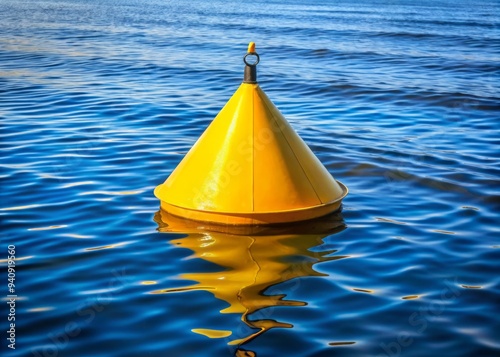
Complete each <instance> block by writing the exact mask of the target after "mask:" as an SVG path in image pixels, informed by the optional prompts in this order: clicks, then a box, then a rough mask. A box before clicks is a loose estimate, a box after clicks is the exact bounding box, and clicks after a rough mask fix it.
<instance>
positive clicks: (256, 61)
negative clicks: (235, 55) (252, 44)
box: [243, 52, 260, 67]
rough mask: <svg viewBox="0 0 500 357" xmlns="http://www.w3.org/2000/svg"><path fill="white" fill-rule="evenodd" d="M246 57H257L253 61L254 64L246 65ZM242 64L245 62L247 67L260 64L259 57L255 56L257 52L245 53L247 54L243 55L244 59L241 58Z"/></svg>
mask: <svg viewBox="0 0 500 357" xmlns="http://www.w3.org/2000/svg"><path fill="white" fill-rule="evenodd" d="M248 56H255V57H257V58H256V60H255V62H254V63H248V62H247V57H248ZM243 62H245V64H246V65H247V66H251V67H255V66H257V65H258V64H259V62H260V57H259V55H258V54H257V52H249V53H247V54H246V55H245V57H243Z"/></svg>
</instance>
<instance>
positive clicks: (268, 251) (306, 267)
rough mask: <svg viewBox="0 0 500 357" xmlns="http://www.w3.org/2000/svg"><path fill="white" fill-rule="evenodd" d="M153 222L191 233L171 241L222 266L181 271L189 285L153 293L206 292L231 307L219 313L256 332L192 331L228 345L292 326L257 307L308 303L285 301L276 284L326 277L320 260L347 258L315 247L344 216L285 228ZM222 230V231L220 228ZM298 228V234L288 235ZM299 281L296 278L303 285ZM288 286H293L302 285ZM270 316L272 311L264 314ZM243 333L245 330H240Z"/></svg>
mask: <svg viewBox="0 0 500 357" xmlns="http://www.w3.org/2000/svg"><path fill="white" fill-rule="evenodd" d="M155 221H156V222H157V223H158V225H159V229H158V230H159V231H160V232H176V233H186V234H187V236H186V237H183V238H177V239H173V240H170V241H169V243H170V244H172V245H174V246H176V247H181V248H187V249H190V250H191V251H192V252H193V253H194V256H195V257H197V258H200V259H204V260H206V261H209V262H211V263H215V264H217V265H219V266H221V267H223V268H224V269H221V270H222V271H218V272H196V273H182V272H181V274H180V278H182V279H186V280H191V281H195V282H196V283H194V284H192V285H189V286H179V287H175V288H169V289H159V290H154V291H152V292H151V293H153V294H165V293H179V292H186V291H191V290H204V291H208V292H210V293H212V294H213V295H214V296H215V297H216V298H217V299H220V300H223V301H225V302H227V303H228V304H229V306H228V307H227V308H225V309H223V310H221V311H220V313H223V314H224V313H234V314H240V315H241V320H242V321H243V323H244V324H246V325H247V326H248V327H250V328H251V329H252V330H253V332H250V333H249V334H248V335H244V336H242V335H241V332H239V335H237V334H236V333H235V332H234V331H236V328H238V327H240V326H235V329H234V330H233V331H232V332H231V331H226V330H212V329H203V328H198V327H199V326H193V327H196V328H194V329H192V331H193V332H196V333H200V334H203V335H205V336H208V337H211V338H220V337H225V336H230V335H231V338H233V339H232V340H231V341H230V342H229V344H230V345H238V346H241V345H243V344H245V343H247V342H249V341H251V340H253V339H254V338H256V337H257V336H259V335H261V334H262V333H265V332H266V331H268V330H270V329H272V328H278V327H281V328H291V327H293V325H292V324H289V323H287V322H279V321H276V320H273V319H270V318H265V319H260V318H258V317H256V315H253V314H254V313H256V312H257V311H260V310H263V309H267V308H271V307H277V306H304V305H307V302H306V301H297V300H287V299H286V296H287V295H286V292H285V293H284V292H283V291H282V289H284V287H280V288H277V289H275V290H274V291H273V289H272V287H273V286H275V285H277V284H280V283H283V282H286V281H289V280H292V279H295V278H300V277H309V276H325V275H326V274H323V273H319V272H317V271H316V270H314V268H313V266H314V265H315V264H317V263H320V262H326V261H331V260H337V259H342V258H346V256H340V255H333V254H334V253H335V252H336V250H318V249H313V248H314V247H316V246H319V245H321V244H323V238H324V237H326V236H328V235H331V234H334V233H336V232H339V231H341V230H343V229H344V228H345V226H344V223H343V221H342V218H341V216H340V215H331V216H329V217H327V218H324V219H322V220H320V221H315V222H309V223H308V224H305V225H301V226H290V225H288V226H286V227H281V228H272V229H270V228H265V227H233V228H231V227H227V226H210V225H207V224H205V223H195V222H190V221H187V220H184V219H182V218H177V217H173V216H171V215H169V214H167V213H165V212H163V211H160V212H157V214H156V216H155ZM217 230H218V231H217ZM290 232H294V233H295V234H290ZM299 283H300V281H298V282H297V284H299ZM297 284H295V285H293V287H291V288H289V289H291V290H295V289H297V288H298V285H297ZM259 315H264V316H266V317H271V315H272V313H263V314H259ZM239 330H240V331H241V329H239Z"/></svg>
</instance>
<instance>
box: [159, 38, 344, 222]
mask: <svg viewBox="0 0 500 357" xmlns="http://www.w3.org/2000/svg"><path fill="white" fill-rule="evenodd" d="M243 61H244V63H245V71H244V79H243V83H242V84H241V85H240V87H239V88H238V89H237V91H236V92H235V93H234V94H233V96H232V97H231V98H230V99H229V101H228V102H227V103H226V105H225V106H224V107H223V108H222V110H221V111H220V112H219V114H218V115H217V116H216V117H215V119H214V120H213V121H212V123H211V124H210V125H209V126H208V128H207V129H206V130H205V132H204V133H203V134H202V135H201V137H200V138H199V139H198V141H197V142H196V143H195V144H194V146H193V147H192V148H191V150H190V151H189V152H188V153H187V154H186V156H185V157H184V159H183V160H182V161H181V162H180V163H179V165H178V166H177V167H176V168H175V170H174V171H173V172H172V173H171V174H170V176H169V177H168V179H167V180H166V181H165V182H164V183H163V184H161V185H159V186H158V187H157V188H156V189H155V195H156V197H158V198H159V199H160V200H161V208H162V209H163V210H165V211H167V212H169V213H171V214H173V215H177V216H181V217H185V218H189V219H193V220H199V221H208V222H213V223H223V224H233V225H241V224H246V225H256V224H259V225H262V224H275V223H285V222H295V221H302V220H308V219H313V218H317V217H321V216H324V215H326V214H328V213H331V212H333V211H336V210H338V209H339V208H340V204H341V200H342V199H343V198H344V197H345V196H346V195H347V187H346V186H344V185H343V184H342V183H340V182H338V181H335V179H334V178H333V177H332V176H331V174H330V173H329V172H328V170H327V169H326V168H325V167H324V166H323V164H322V163H321V162H320V161H319V159H318V158H317V157H316V156H315V155H314V154H313V152H312V151H311V150H310V149H309V147H308V146H307V145H306V143H305V142H304V141H303V140H302V139H301V138H300V137H299V136H298V134H297V133H296V132H295V131H294V130H293V128H292V127H291V126H290V124H289V123H288V122H287V121H286V119H285V118H284V117H283V115H282V114H281V113H280V111H279V110H278V109H277V108H276V106H275V105H274V104H273V103H272V102H271V100H270V99H269V98H268V97H267V95H266V94H265V93H264V91H263V90H262V89H261V88H260V86H259V85H258V84H257V69H256V67H257V64H258V63H259V61H260V57H259V55H258V54H257V52H255V44H254V43H253V42H251V43H250V45H249V46H248V52H247V53H246V54H245V56H244V58H243Z"/></svg>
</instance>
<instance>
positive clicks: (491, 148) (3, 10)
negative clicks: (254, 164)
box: [0, 0, 500, 357]
mask: <svg viewBox="0 0 500 357" xmlns="http://www.w3.org/2000/svg"><path fill="white" fill-rule="evenodd" d="M499 14H500V3H499V2H498V1H495V0H491V1H490V0H470V1H451V0H450V1H447V0H440V1H430V0H422V1H418V2H416V1H415V2H414V1H392V0H363V1H359V2H358V1H356V2H353V1H307V0H294V1H287V2H282V1H275V0H267V1H261V0H254V1H247V2H238V1H234V0H233V1H221V0H211V1H201V0H191V1H184V0H178V1H167V0H165V1H159V0H152V1H146V0H123V1H113V0H101V1H98V0H81V1H76V0H64V1H62V0H61V1H58V0H52V1H49V0H25V1H19V0H0V34H1V35H0V123H1V127H0V128H1V129H0V130H1V132H0V133H1V142H0V145H1V146H0V150H1V165H0V167H1V171H0V177H1V192H0V218H1V245H0V249H1V250H2V251H1V252H0V256H1V257H0V258H1V259H2V260H1V264H2V266H3V268H5V267H6V266H7V261H6V257H7V246H8V245H15V253H16V258H17V260H16V264H17V265H16V280H15V293H16V294H17V295H18V296H17V300H16V316H15V317H16V321H15V323H16V340H15V347H16V348H15V350H13V349H10V348H8V347H7V344H8V343H9V342H8V340H7V337H8V336H7V333H6V332H5V331H7V329H8V328H9V326H8V322H7V315H8V313H9V311H8V310H7V307H8V305H7V304H6V303H3V304H2V307H1V309H0V311H1V316H0V327H1V328H0V330H1V331H2V332H1V333H2V336H1V339H0V340H1V341H2V342H1V348H2V353H1V355H2V356H12V357H17V356H47V357H48V356H50V357H55V356H70V357H79V356H94V357H100V356H120V357H122V356H233V355H237V356H255V355H256V356H261V357H262V356H308V357H323V356H389V357H396V356H419V357H420V356H498V355H500V332H499V331H500V317H499V312H500V311H499V301H500V298H499V292H500V278H499V276H500V275H499V274H498V272H499V261H500V253H499V252H500V251H499V248H500V241H499V236H500V228H499V223H498V222H499V216H498V213H499V208H500V183H499V176H500V165H499V164H500V146H499V144H500V138H499V129H500V120H499V119H500V67H499V63H500V15H499ZM249 41H255V42H256V43H257V50H258V52H259V54H260V56H261V63H260V64H259V69H258V71H259V82H260V85H261V87H262V88H263V89H264V91H265V92H266V93H267V95H268V96H269V97H270V98H271V100H272V101H273V102H274V103H275V104H276V105H277V106H278V108H280V110H281V111H282V113H283V114H284V115H285V117H286V118H287V119H288V120H289V122H290V123H291V125H292V126H293V127H294V128H295V129H296V130H297V132H298V133H299V134H300V135H301V136H302V137H303V139H304V140H305V141H306V142H307V143H308V144H309V146H310V147H311V149H312V150H313V151H314V152H315V153H316V155H317V156H318V157H319V159H320V160H321V161H322V162H323V163H324V164H325V166H326V167H327V168H328V170H329V171H330V172H331V173H332V174H333V175H334V176H335V178H336V179H338V180H340V181H342V182H343V183H344V184H346V185H347V186H348V187H349V189H350V194H349V195H348V196H347V198H346V199H345V200H344V205H343V211H342V213H341V214H340V215H334V216H332V217H329V218H328V219H326V220H323V223H321V224H324V226H322V228H325V229H322V230H320V231H321V232H318V227H317V226H304V227H299V228H297V227H295V228H293V229H289V230H288V231H287V230H286V229H285V230H284V231H280V232H264V233H262V232H260V233H258V232H257V233H255V234H254V233H252V234H248V233H247V234H243V235H231V234H225V233H220V232H218V233H213V232H210V231H205V230H200V229H198V230H197V229H185V230H184V231H183V229H179V230H178V231H177V232H169V229H168V227H169V223H168V218H166V217H162V215H161V214H160V213H159V212H158V211H159V202H158V200H157V199H156V198H155V197H154V196H153V189H154V187H156V185H158V184H160V183H162V182H163V181H164V180H165V179H166V177H167V176H168V175H169V174H170V172H171V171H172V170H173V169H174V168H175V166H176V165H177V163H178V162H179V161H180V160H181V158H182V157H183V155H184V154H185V153H186V152H187V150H189V148H190V147H191V145H192V144H193V143H194V142H195V140H196V139H197V138H198V136H199V135H200V134H201V133H202V132H203V130H204V129H205V128H206V126H207V125H208V124H209V123H210V121H211V120H212V119H213V118H214V117H215V115H216V114H217V112H218V111H219V110H220V109H221V108H222V106H223V105H224V104H225V103H226V101H227V100H228V99H229V97H230V96H231V94H232V93H233V92H234V91H235V90H236V88H237V87H238V85H239V83H240V82H241V80H242V75H243V63H242V56H243V54H244V53H245V51H246V46H247V44H248V42H249ZM200 175H203V172H200ZM155 215H156V216H155ZM269 242H273V243H272V244H273V248H276V249H267V248H266V247H267V246H268V245H269V244H270V243H269ZM215 253H217V254H219V255H217V254H215ZM244 257H249V258H248V260H245V259H247V258H244ZM254 268H255V269H256V270H255V274H257V275H256V278H255V281H250V282H249V281H247V280H245V279H244V277H246V275H245V274H246V273H245V272H252V274H253V272H254V270H252V269H254ZM3 271H5V270H3ZM259 274H260V275H259ZM1 276H2V281H1V282H0V286H2V288H1V291H2V296H1V298H2V299H3V300H8V298H7V294H8V291H7V274H6V273H5V274H4V273H2V275H1ZM193 277H194V278H193ZM196 279H198V280H196ZM239 279H240V280H241V281H240V280H239ZM259 279H260V280H259ZM225 282H227V284H229V285H228V286H227V287H226V288H225V290H223V289H222V288H221V287H222V286H223V285H221V284H225ZM221 289H222V290H221ZM222 291H225V292H227V296H221V295H220V293H221V292H222ZM233 300H234V301H238V303H240V304H241V306H243V309H246V310H245V311H247V313H243V312H242V311H236V312H229V313H221V312H220V311H221V310H224V309H227V308H228V307H229V306H230V304H231V302H230V301H233ZM262 326H264V327H265V326H268V327H269V326H271V327H272V328H270V329H268V328H264V330H263V331H264V332H263V333H260V334H257V335H256V336H254V337H253V338H249V336H253V335H254V334H255V333H258V332H259V331H260V330H259V329H262ZM199 329H201V330H199ZM203 329H204V330H203ZM192 330H195V331H192ZM205 330H211V331H212V332H211V336H212V337H218V338H210V337H207V336H206V335H207V334H209V335H210V333H207V332H206V331H205ZM215 330H217V331H219V332H220V333H219V336H215V335H214V331H215ZM200 331H201V332H203V331H204V333H200ZM238 340H240V341H239V342H238ZM234 341H236V342H234ZM242 341H243V342H242ZM231 343H234V344H231Z"/></svg>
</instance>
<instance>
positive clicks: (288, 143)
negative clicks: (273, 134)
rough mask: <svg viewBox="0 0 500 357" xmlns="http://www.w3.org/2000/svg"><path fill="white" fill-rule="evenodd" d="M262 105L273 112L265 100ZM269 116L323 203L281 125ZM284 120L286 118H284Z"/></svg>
mask: <svg viewBox="0 0 500 357" xmlns="http://www.w3.org/2000/svg"><path fill="white" fill-rule="evenodd" d="M264 105H265V106H266V108H267V110H268V111H269V113H271V114H272V113H273V112H272V111H271V110H270V108H269V106H268V105H267V103H266V101H264ZM278 111H279V109H278ZM271 117H272V118H273V120H274V122H275V123H276V127H277V128H278V129H279V131H280V133H281V135H282V136H283V138H284V139H285V141H286V143H287V145H288V147H289V148H290V150H291V151H292V153H293V156H295V159H296V160H297V162H298V163H299V166H300V168H301V169H302V172H303V173H304V175H305V176H306V178H307V181H308V182H309V185H311V188H312V189H313V191H314V194H315V195H316V198H317V199H318V201H319V202H320V203H324V202H323V201H322V200H321V198H320V197H319V195H318V193H317V192H316V189H315V188H314V185H313V184H312V182H311V179H310V178H309V176H308V175H307V172H306V170H305V169H304V167H303V166H302V163H301V162H300V160H299V158H298V157H297V154H296V153H295V151H294V150H293V148H292V146H291V145H290V142H289V141H288V138H287V137H286V135H285V134H284V133H283V131H282V130H281V126H280V125H279V123H278V121H277V120H276V118H275V117H274V114H273V115H271ZM285 120H286V119H285ZM288 124H289V125H290V123H288ZM292 130H293V129H292ZM322 165H323V164H322Z"/></svg>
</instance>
